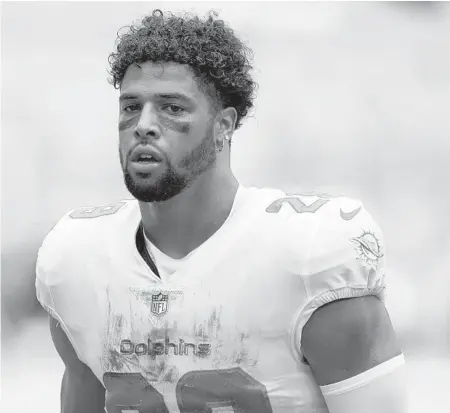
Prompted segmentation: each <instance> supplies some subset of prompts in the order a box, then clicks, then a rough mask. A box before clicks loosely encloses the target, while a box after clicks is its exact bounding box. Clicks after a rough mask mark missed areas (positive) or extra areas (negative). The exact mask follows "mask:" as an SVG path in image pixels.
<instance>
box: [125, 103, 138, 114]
mask: <svg viewBox="0 0 450 413" xmlns="http://www.w3.org/2000/svg"><path fill="white" fill-rule="evenodd" d="M140 109H141V105H138V104H132V105H126V106H124V108H123V109H122V110H123V111H124V112H130V113H132V112H137V111H138V110H140Z"/></svg>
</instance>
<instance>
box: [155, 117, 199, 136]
mask: <svg viewBox="0 0 450 413" xmlns="http://www.w3.org/2000/svg"><path fill="white" fill-rule="evenodd" d="M160 122H161V126H162V127H163V128H164V129H166V130H171V131H174V132H176V133H181V134H183V135H187V134H189V133H190V132H191V129H192V127H191V125H192V121H191V120H190V119H173V118H168V117H165V116H161V119H160Z"/></svg>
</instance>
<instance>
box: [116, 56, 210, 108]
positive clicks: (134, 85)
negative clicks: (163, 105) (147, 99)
mask: <svg viewBox="0 0 450 413" xmlns="http://www.w3.org/2000/svg"><path fill="white" fill-rule="evenodd" d="M120 91H121V94H135V95H146V94H153V93H162V92H163V93H171V92H173V93H180V92H181V93H184V94H186V95H188V97H190V98H194V99H195V100H200V99H202V98H203V99H204V94H203V92H202V91H201V90H200V88H199V87H198V85H197V82H196V80H195V78H194V75H193V73H192V72H191V70H190V69H189V68H188V66H186V65H181V64H178V63H155V62H144V63H137V64H136V63H135V64H132V65H131V66H130V67H128V69H127V71H126V73H125V76H124V78H123V81H122V85H121V88H120Z"/></svg>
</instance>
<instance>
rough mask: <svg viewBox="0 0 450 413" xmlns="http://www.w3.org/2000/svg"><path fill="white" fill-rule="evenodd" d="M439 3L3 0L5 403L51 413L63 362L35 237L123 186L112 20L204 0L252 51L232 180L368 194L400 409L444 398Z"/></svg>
mask: <svg viewBox="0 0 450 413" xmlns="http://www.w3.org/2000/svg"><path fill="white" fill-rule="evenodd" d="M449 6H450V4H449V3H446V2H442V3H421V2H419V3H411V2H400V3H385V2H380V3H368V2H361V3H358V2H357V3H343V2H335V3H321V2H320V3H283V2H279V3H275V2H267V3H256V2H250V3H246V2H236V3H212V2H208V3H190V2H189V3H188V2H183V3H171V2H164V3H162V2H151V3H148V2H137V3H134V2H129V3H123V2H114V3H112V2H111V3H109V2H102V3H96V2H86V3H81V2H80V3H78V2H60V3H59V2H58V3H57V2H52V3H43V2H32V3H25V2H20V3H10V2H4V3H3V4H2V217H1V219H2V225H1V227H2V228H1V229H2V251H1V265H2V267H1V270H2V274H1V275H2V284H1V295H2V297H1V299H2V383H3V403H4V404H3V406H6V407H8V408H9V409H10V410H12V406H16V405H17V403H19V402H20V403H22V404H21V406H24V405H23V403H24V399H25V400H26V401H25V403H29V404H28V405H27V406H28V407H29V408H27V409H24V410H23V411H26V410H28V411H31V410H32V411H37V412H40V411H42V412H46V413H49V412H51V413H53V412H56V411H58V404H59V401H58V400H59V380H60V377H61V374H62V373H61V372H62V365H61V363H60V361H59V360H58V359H57V357H56V356H55V351H54V350H53V348H52V344H51V340H50V339H49V335H48V332H47V328H46V325H45V323H46V320H45V314H44V312H43V310H42V309H41V308H40V307H39V305H38V304H37V302H36V299H35V294H34V264H35V259H36V253H37V249H38V248H39V245H40V243H41V241H42V239H43V237H44V236H45V234H46V233H47V232H48V231H49V230H50V228H51V227H52V226H53V224H54V223H55V221H56V220H57V219H58V218H59V217H60V216H61V215H62V214H63V213H65V212H66V211H67V210H69V209H71V208H74V207H77V206H81V205H95V204H102V203H109V202H111V201H114V200H117V199H120V198H122V197H128V194H127V193H126V191H125V188H124V186H123V183H122V177H121V172H120V167H119V162H118V157H117V130H116V119H117V108H118V105H117V91H115V90H114V89H113V87H112V86H110V85H109V84H108V83H107V77H108V74H107V57H108V54H109V53H110V52H111V51H112V50H113V44H114V40H115V37H116V33H117V30H118V29H119V28H120V27H122V26H125V25H127V24H130V23H131V22H133V21H136V20H138V19H139V18H140V17H142V16H143V15H144V14H146V13H148V12H149V11H151V10H152V9H153V8H161V9H163V10H172V11H180V10H190V11H199V12H201V13H204V12H206V11H207V10H209V9H211V8H213V9H216V10H218V11H219V12H220V15H221V16H222V17H223V18H224V19H225V20H226V21H227V22H229V23H230V24H231V25H232V26H233V27H234V28H235V30H236V32H237V33H238V34H239V35H240V36H241V37H242V38H243V39H244V40H245V41H246V43H247V44H248V45H249V46H250V47H251V48H252V49H253V51H254V56H255V58H254V67H255V77H256V79H257V81H258V82H259V85H260V86H259V91H258V98H257V100H256V107H255V110H254V113H253V115H252V116H251V117H250V118H249V119H248V120H247V121H246V123H245V124H244V126H243V127H242V128H241V129H240V130H239V131H238V132H237V133H236V135H235V139H234V145H233V148H232V164H233V168H234V170H235V172H236V175H237V176H238V178H239V179H240V180H241V181H242V182H243V183H244V184H246V185H256V186H276V187H280V188H282V189H285V190H289V191H296V190H309V189H318V190H321V191H329V192H339V193H345V194H348V195H349V196H354V197H357V198H361V199H363V200H364V203H365V205H366V207H367V208H368V209H369V211H371V213H372V215H373V216H374V217H375V218H376V220H377V221H378V222H379V224H380V226H381V227H382V228H383V230H384V233H385V237H386V241H387V245H388V259H389V285H390V289H389V295H388V306H389V310H390V313H391V316H392V320H393V323H394V325H395V328H396V330H397V332H398V335H399V338H400V341H401V343H402V346H403V348H404V351H405V354H406V357H407V358H408V360H410V365H409V369H410V371H411V373H410V378H411V383H412V384H411V412H414V413H416V412H423V411H430V412H433V413H438V412H439V413H440V412H448V411H450V396H449V394H448V389H447V388H446V386H448V383H449V382H450V361H449V360H450V345H449V344H450V254H449V252H450V235H449V234H450V220H449V219H448V211H449V210H450V190H449V185H448V183H447V181H448V179H449V178H450V136H449V135H450V121H449V118H450V116H449V114H450V7H449ZM23 389H27V390H26V391H25V394H24V393H23V392H24V391H23ZM14 411H17V410H14Z"/></svg>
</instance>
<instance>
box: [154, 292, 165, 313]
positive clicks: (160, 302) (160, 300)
mask: <svg viewBox="0 0 450 413" xmlns="http://www.w3.org/2000/svg"><path fill="white" fill-rule="evenodd" d="M168 300H169V295H168V294H163V293H159V294H153V295H152V307H151V310H152V313H153V314H155V315H162V314H164V313H166V312H167V303H168Z"/></svg>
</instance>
